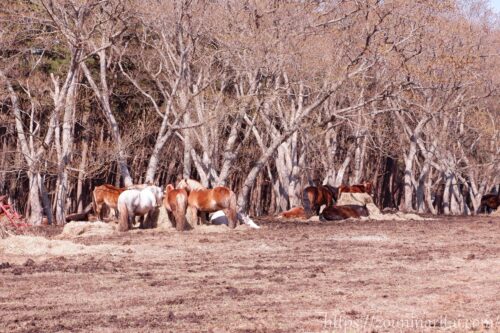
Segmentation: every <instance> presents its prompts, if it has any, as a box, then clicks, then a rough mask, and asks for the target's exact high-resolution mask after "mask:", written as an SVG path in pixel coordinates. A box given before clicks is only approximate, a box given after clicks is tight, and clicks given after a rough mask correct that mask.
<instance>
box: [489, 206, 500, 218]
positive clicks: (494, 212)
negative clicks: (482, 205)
mask: <svg viewBox="0 0 500 333" xmlns="http://www.w3.org/2000/svg"><path fill="white" fill-rule="evenodd" d="M490 216H495V217H500V208H498V209H496V210H494V211H493V212H491V214H490Z"/></svg>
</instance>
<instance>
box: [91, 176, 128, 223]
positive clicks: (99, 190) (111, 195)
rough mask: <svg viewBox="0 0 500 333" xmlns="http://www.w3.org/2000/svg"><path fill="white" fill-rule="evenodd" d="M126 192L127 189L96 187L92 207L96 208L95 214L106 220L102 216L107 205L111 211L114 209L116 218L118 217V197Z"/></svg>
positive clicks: (108, 186)
mask: <svg viewBox="0 0 500 333" xmlns="http://www.w3.org/2000/svg"><path fill="white" fill-rule="evenodd" d="M125 190H126V188H119V187H115V186H113V185H109V184H104V185H101V186H96V187H95V188H94V191H93V192H92V206H93V208H94V213H95V214H96V215H97V217H98V218H99V219H100V220H102V219H103V218H104V216H103V214H102V213H103V211H102V206H103V205H104V204H106V206H108V207H109V209H113V210H114V212H115V217H118V210H117V205H118V197H119V196H120V194H121V193H122V192H123V191H125Z"/></svg>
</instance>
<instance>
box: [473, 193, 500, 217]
mask: <svg viewBox="0 0 500 333" xmlns="http://www.w3.org/2000/svg"><path fill="white" fill-rule="evenodd" d="M498 206H500V193H498V194H494V193H489V194H485V195H483V196H482V197H481V204H480V205H479V208H478V210H477V211H478V213H482V212H485V213H486V212H487V213H491V211H493V210H495V209H497V208H498Z"/></svg>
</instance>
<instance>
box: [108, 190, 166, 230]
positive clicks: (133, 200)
mask: <svg viewBox="0 0 500 333" xmlns="http://www.w3.org/2000/svg"><path fill="white" fill-rule="evenodd" d="M162 199H163V190H162V188H161V187H158V186H154V185H149V186H146V187H143V188H142V189H131V190H125V191H123V192H122V193H121V194H120V196H119V197H118V211H119V213H120V219H119V223H118V230H119V231H127V230H128V229H130V228H131V227H132V223H133V221H134V217H135V216H136V215H139V216H141V228H143V227H144V225H143V222H144V215H146V214H148V215H149V213H150V211H152V210H154V209H155V208H157V207H159V206H160V205H161V202H162Z"/></svg>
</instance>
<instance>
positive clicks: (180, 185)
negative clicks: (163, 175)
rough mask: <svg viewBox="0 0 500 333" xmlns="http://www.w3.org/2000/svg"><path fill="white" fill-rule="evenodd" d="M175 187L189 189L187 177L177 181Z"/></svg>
mask: <svg viewBox="0 0 500 333" xmlns="http://www.w3.org/2000/svg"><path fill="white" fill-rule="evenodd" d="M176 188H178V189H185V190H187V191H189V185H188V182H187V179H181V180H180V181H179V182H178V183H177V186H176Z"/></svg>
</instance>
